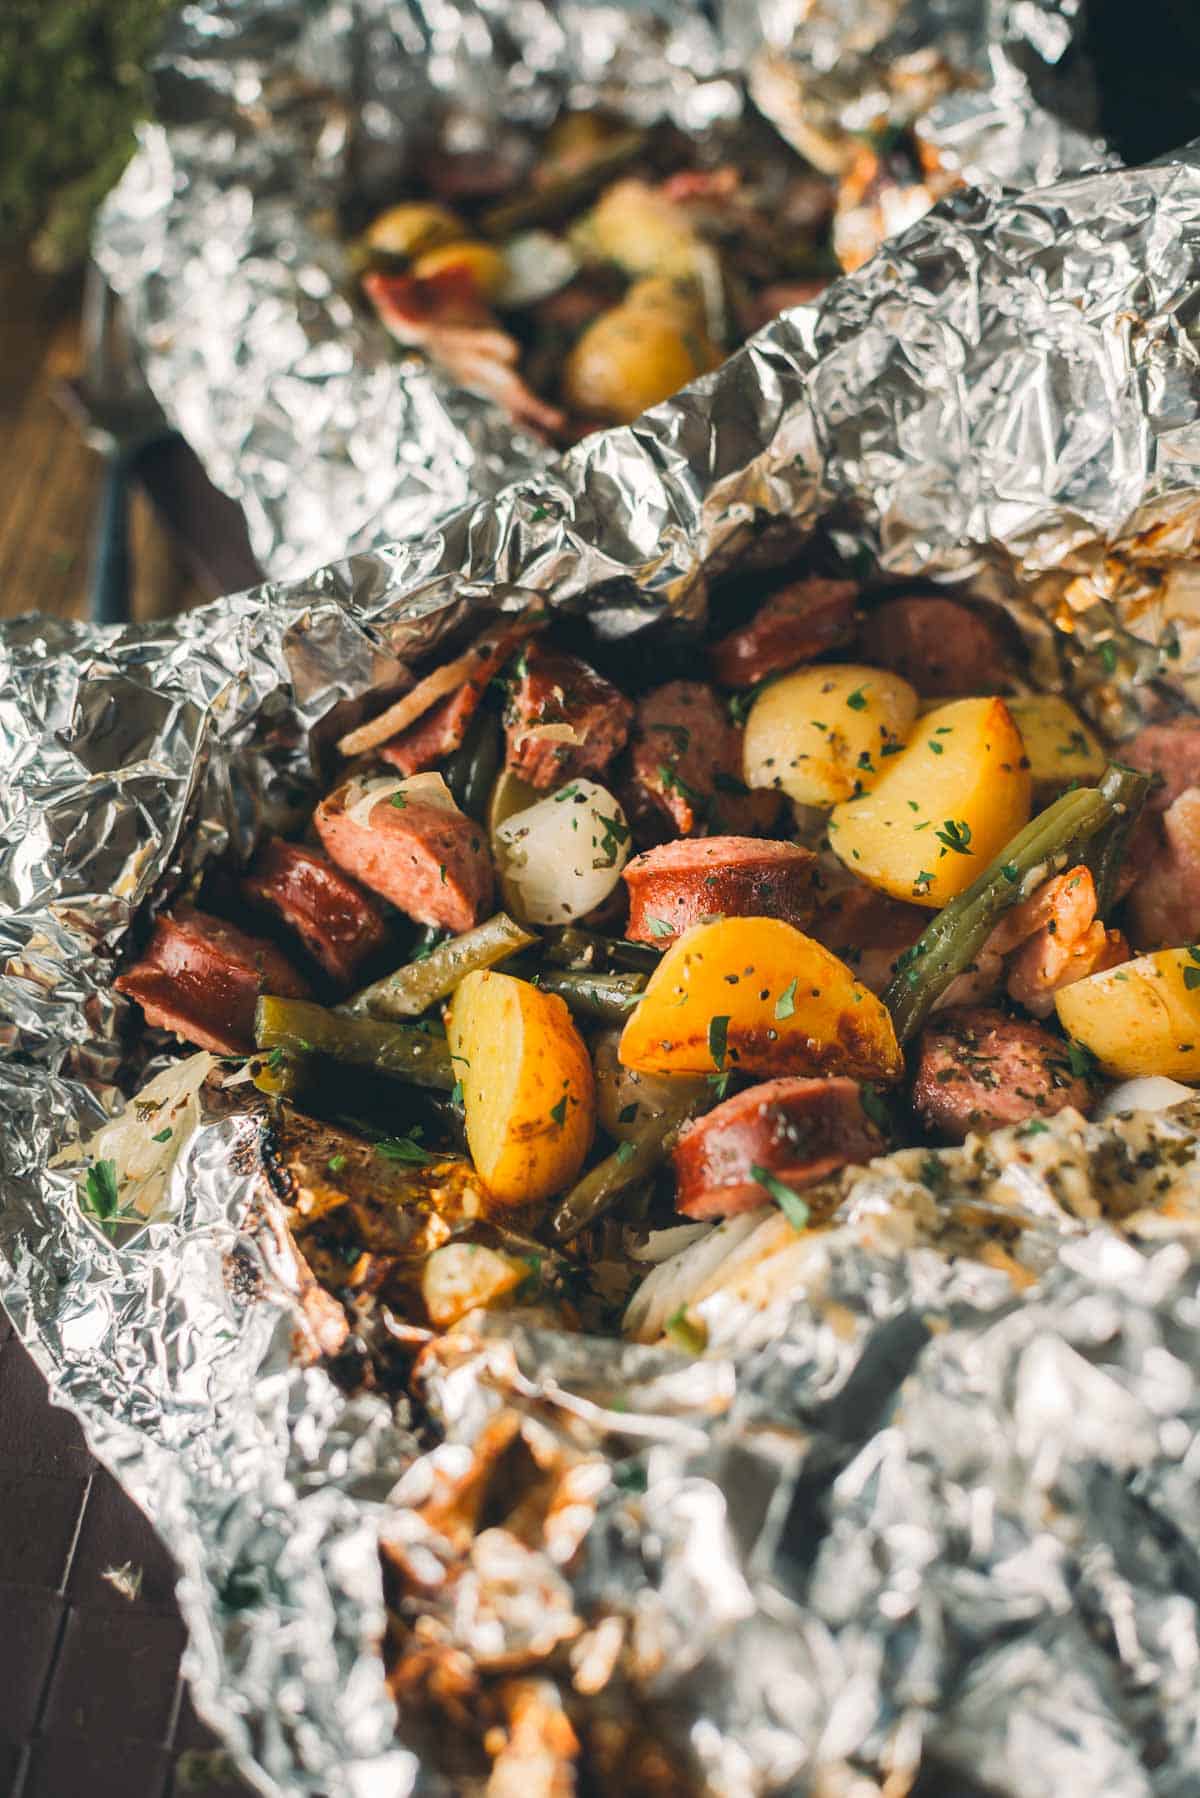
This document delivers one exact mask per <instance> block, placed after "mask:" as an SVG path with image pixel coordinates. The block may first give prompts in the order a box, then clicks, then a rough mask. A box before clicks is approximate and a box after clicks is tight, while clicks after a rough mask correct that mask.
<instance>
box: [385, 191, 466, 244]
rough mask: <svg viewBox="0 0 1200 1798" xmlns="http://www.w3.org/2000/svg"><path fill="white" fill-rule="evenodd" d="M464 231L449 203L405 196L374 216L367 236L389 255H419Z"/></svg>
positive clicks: (464, 228) (457, 236)
mask: <svg viewBox="0 0 1200 1798" xmlns="http://www.w3.org/2000/svg"><path fill="white" fill-rule="evenodd" d="M465 232H466V226H465V225H464V224H463V222H462V220H461V219H460V218H459V217H458V216H457V215H456V214H455V213H453V212H451V211H450V210H449V208H448V207H446V206H438V205H436V204H435V203H434V202H433V201H431V200H402V201H401V202H400V204H399V205H398V206H389V207H388V209H387V211H386V212H381V213H380V214H379V216H378V217H377V218H374V219H372V220H371V223H370V224H369V225H368V226H367V229H366V232H365V233H364V237H365V241H366V242H367V243H368V244H369V245H370V247H371V249H373V250H382V251H383V252H384V253H385V254H386V255H388V256H417V255H419V254H420V253H421V252H422V251H423V250H430V249H432V248H433V247H434V245H435V244H441V243H451V242H453V241H454V239H455V238H459V237H462V236H464V234H465Z"/></svg>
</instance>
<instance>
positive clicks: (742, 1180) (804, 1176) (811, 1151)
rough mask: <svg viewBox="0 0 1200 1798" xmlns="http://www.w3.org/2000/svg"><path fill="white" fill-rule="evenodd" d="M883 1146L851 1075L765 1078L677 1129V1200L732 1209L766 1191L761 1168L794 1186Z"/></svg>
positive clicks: (749, 1204) (696, 1211) (688, 1207)
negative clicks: (821, 1077) (682, 1127)
mask: <svg viewBox="0 0 1200 1798" xmlns="http://www.w3.org/2000/svg"><path fill="white" fill-rule="evenodd" d="M886 1147H887V1145H886V1143H885V1141H884V1139H883V1137H882V1135H881V1134H880V1132H879V1130H878V1129H877V1128H876V1126H875V1125H874V1124H873V1123H872V1121H871V1119H870V1118H869V1117H868V1116H867V1114H866V1112H865V1111H864V1110H863V1105H862V1092H861V1088H860V1087H859V1084H858V1082H857V1081H856V1080H847V1079H832V1080H811V1079H809V1080H805V1079H784V1080H769V1081H767V1082H765V1083H764V1084H763V1085H761V1086H752V1087H750V1088H749V1089H748V1090H747V1091H746V1092H741V1093H736V1094H735V1095H734V1096H733V1097H732V1098H730V1099H726V1100H725V1101H724V1103H723V1104H721V1105H718V1106H717V1108H716V1110H715V1111H710V1112H709V1113H708V1114H707V1115H706V1116H705V1117H702V1118H698V1119H697V1120H696V1121H695V1122H694V1123H691V1124H688V1125H687V1126H686V1127H685V1128H684V1129H683V1130H682V1131H681V1132H680V1136H679V1140H678V1142H677V1143H676V1145H675V1149H674V1152H673V1158H674V1162H675V1175H676V1179H677V1181H678V1197H677V1199H676V1203H677V1205H678V1208H679V1210H680V1211H682V1212H683V1213H684V1215H685V1216H687V1217H695V1218H704V1217H732V1216H734V1215H735V1214H736V1213H737V1212H739V1211H753V1210H756V1209H757V1208H758V1207H759V1206H760V1205H763V1204H766V1203H767V1201H768V1199H769V1198H770V1197H771V1194H770V1191H769V1189H766V1188H764V1184H763V1181H762V1179H761V1178H760V1174H761V1172H762V1171H763V1170H765V1171H766V1172H767V1173H768V1174H769V1175H772V1176H773V1177H774V1178H775V1179H778V1180H779V1181H781V1182H782V1183H783V1184H784V1185H786V1186H788V1187H791V1188H795V1189H797V1190H799V1189H803V1188H804V1187H806V1186H813V1185H815V1184H816V1182H817V1181H818V1180H823V1179H825V1178H826V1177H827V1176H828V1175H829V1174H832V1173H834V1172H836V1170H837V1169H838V1168H839V1167H847V1166H849V1165H850V1164H851V1163H854V1162H864V1161H870V1160H871V1158H872V1156H875V1155H882V1154H883V1153H884V1151H885V1149H886Z"/></svg>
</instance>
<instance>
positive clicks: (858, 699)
mask: <svg viewBox="0 0 1200 1798" xmlns="http://www.w3.org/2000/svg"><path fill="white" fill-rule="evenodd" d="M918 704H919V701H918V697H917V692H916V689H915V687H910V686H909V684H908V682H907V681H906V680H901V678H900V676H899V675H898V674H890V673H889V672H888V671H887V669H886V668H867V667H863V666H861V665H859V664H858V663H854V662H845V663H840V664H835V663H826V664H825V665H823V666H818V667H812V668H799V669H797V671H796V673H795V674H787V675H785V676H784V677H783V679H782V680H777V681H773V682H772V683H771V685H770V686H769V687H767V689H766V690H765V692H763V693H760V694H759V696H758V698H757V699H756V700H755V702H754V704H753V706H752V707H751V708H750V716H749V717H748V718H747V720H746V735H745V740H744V747H743V774H742V777H743V779H744V780H745V782H746V785H747V786H748V787H778V788H779V789H781V791H783V792H784V793H786V794H787V795H788V798H789V799H794V800H796V801H797V802H798V803H799V804H800V805H816V806H824V807H830V806H834V805H837V803H838V802H839V800H842V799H850V798H851V797H853V795H855V794H856V793H866V792H869V791H870V790H871V788H872V787H873V786H874V785H875V784H876V782H877V781H878V780H879V778H880V776H881V775H882V774H883V773H884V772H885V771H886V770H887V767H888V763H889V760H890V758H891V757H892V756H894V755H895V754H896V753H897V751H898V750H899V749H900V748H902V747H903V745H904V743H905V741H906V740H907V738H908V735H909V732H910V731H911V729H912V725H913V720H914V719H915V718H916V715H917V706H918Z"/></svg>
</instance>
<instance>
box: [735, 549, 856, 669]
mask: <svg viewBox="0 0 1200 1798" xmlns="http://www.w3.org/2000/svg"><path fill="white" fill-rule="evenodd" d="M857 598H858V588H857V587H856V586H855V584H854V582H853V581H828V580H823V579H822V578H821V577H820V576H819V575H813V576H811V577H810V578H809V579H808V580H803V581H792V582H790V583H789V584H788V586H786V587H781V588H780V589H779V592H778V593H773V594H772V595H771V597H770V599H768V600H767V602H766V604H765V605H762V606H760V607H759V609H758V611H757V612H756V613H755V615H754V617H753V618H752V619H751V621H750V623H749V624H745V625H743V626H742V627H741V629H740V630H736V631H731V632H730V633H729V635H728V636H727V637H722V638H721V640H720V642H719V643H714V644H713V646H712V649H711V650H710V651H709V656H710V659H711V661H712V666H713V673H714V674H715V675H716V677H717V679H718V680H719V681H720V682H721V685H722V686H724V687H752V686H754V685H755V684H756V683H757V682H758V681H760V680H765V679H766V678H767V676H768V674H780V673H782V672H783V670H784V669H785V668H796V667H798V666H799V665H800V663H801V662H811V661H812V659H813V657H814V656H819V655H820V654H821V653H822V652H823V651H824V650H826V649H833V648H835V647H836V646H837V645H838V644H839V643H849V641H850V639H851V638H852V637H853V635H854V602H855V600H856V599H857Z"/></svg>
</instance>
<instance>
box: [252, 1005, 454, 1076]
mask: <svg viewBox="0 0 1200 1798" xmlns="http://www.w3.org/2000/svg"><path fill="white" fill-rule="evenodd" d="M254 1040H255V1042H256V1044H257V1046H258V1047H259V1048H260V1049H282V1050H283V1051H284V1053H285V1054H288V1055H297V1054H299V1055H328V1056H329V1057H330V1058H331V1059H332V1060H334V1061H343V1062H348V1063H349V1064H350V1065H351V1066H353V1067H363V1068H373V1069H374V1070H375V1072H376V1073H378V1074H386V1075H387V1076H388V1077H389V1079H393V1080H407V1081H410V1082H411V1083H412V1084H413V1085H414V1086H434V1087H438V1088H440V1089H441V1090H442V1091H443V1092H450V1091H451V1090H452V1088H453V1086H454V1079H455V1076H454V1073H453V1069H452V1066H451V1061H450V1049H449V1046H448V1045H447V1042H446V1039H445V1037H444V1036H442V1035H439V1034H435V1033H431V1032H430V1031H427V1030H418V1029H416V1028H414V1026H413V1025H411V1024H409V1025H405V1024H384V1023H379V1022H377V1021H376V1020H375V1019H374V1018H352V1017H346V1016H345V1015H344V1014H343V1013H340V1012H335V1011H327V1010H326V1009H325V1007H324V1006H323V1005H314V1004H313V1003H312V1002H311V1000H308V999H279V998H274V997H272V996H270V995H267V994H264V995H263V997H262V998H261V999H260V1000H259V1001H258V1007H257V1010H256V1013H255V1022H254Z"/></svg>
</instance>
